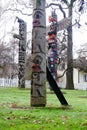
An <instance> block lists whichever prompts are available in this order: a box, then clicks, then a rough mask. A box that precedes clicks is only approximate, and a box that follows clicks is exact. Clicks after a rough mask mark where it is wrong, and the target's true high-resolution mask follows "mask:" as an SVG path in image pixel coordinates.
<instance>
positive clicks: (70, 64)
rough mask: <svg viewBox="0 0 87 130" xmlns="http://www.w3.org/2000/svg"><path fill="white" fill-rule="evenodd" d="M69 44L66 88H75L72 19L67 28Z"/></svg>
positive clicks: (70, 13)
mask: <svg viewBox="0 0 87 130" xmlns="http://www.w3.org/2000/svg"><path fill="white" fill-rule="evenodd" d="M70 16H72V7H70V8H69V17H70ZM67 32H68V45H67V72H66V80H67V81H66V89H74V83H73V52H72V50H73V40H72V19H71V23H70V26H69V27H68V28H67Z"/></svg>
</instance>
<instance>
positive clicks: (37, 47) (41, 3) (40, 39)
mask: <svg viewBox="0 0 87 130" xmlns="http://www.w3.org/2000/svg"><path fill="white" fill-rule="evenodd" d="M33 2H34V4H33V5H34V7H33V30H32V60H33V65H32V79H31V106H45V105H46V49H45V48H46V45H45V44H46V16H45V0H33Z"/></svg>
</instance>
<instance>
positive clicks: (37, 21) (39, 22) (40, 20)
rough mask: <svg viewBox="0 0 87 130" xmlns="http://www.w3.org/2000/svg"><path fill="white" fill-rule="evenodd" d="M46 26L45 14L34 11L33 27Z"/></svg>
mask: <svg viewBox="0 0 87 130" xmlns="http://www.w3.org/2000/svg"><path fill="white" fill-rule="evenodd" d="M37 26H45V20H44V13H43V12H42V11H41V10H34V15H33V27H37Z"/></svg>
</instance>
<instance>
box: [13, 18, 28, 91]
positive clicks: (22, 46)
mask: <svg viewBox="0 0 87 130" xmlns="http://www.w3.org/2000/svg"><path fill="white" fill-rule="evenodd" d="M17 19H18V23H19V35H17V34H14V38H17V39H19V59H18V61H19V63H18V66H19V73H18V80H19V81H18V87H19V88H25V57H26V23H25V22H24V21H23V20H22V19H20V18H18V17H17Z"/></svg>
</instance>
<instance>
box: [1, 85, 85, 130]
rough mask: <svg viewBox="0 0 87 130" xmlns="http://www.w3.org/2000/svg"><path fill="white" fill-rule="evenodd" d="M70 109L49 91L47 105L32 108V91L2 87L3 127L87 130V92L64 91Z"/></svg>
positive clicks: (34, 129) (27, 129)
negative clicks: (63, 106)
mask: <svg viewBox="0 0 87 130" xmlns="http://www.w3.org/2000/svg"><path fill="white" fill-rule="evenodd" d="M62 91H63V93H64V96H65V97H66V99H67V101H68V103H69V104H70V105H71V107H70V109H64V108H62V107H61V105H60V102H59V100H58V99H57V97H56V96H55V94H51V93H50V90H47V105H46V107H41V108H40V107H30V90H28V89H25V90H20V89H18V88H0V130H50V129H51V130H87V91H81V90H62Z"/></svg>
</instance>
